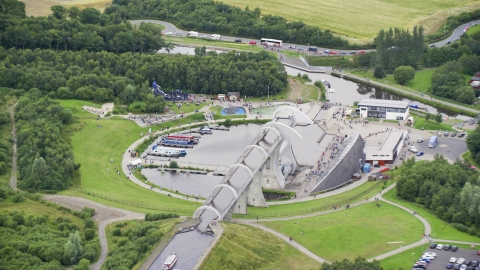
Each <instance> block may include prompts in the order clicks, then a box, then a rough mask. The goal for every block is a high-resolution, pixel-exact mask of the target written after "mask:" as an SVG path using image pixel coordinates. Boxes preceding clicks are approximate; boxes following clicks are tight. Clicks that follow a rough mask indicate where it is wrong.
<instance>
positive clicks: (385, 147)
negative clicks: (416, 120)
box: [365, 130, 408, 154]
mask: <svg viewBox="0 0 480 270" xmlns="http://www.w3.org/2000/svg"><path fill="white" fill-rule="evenodd" d="M407 132H408V131H406V130H392V131H390V132H389V133H388V134H387V136H386V137H385V139H384V140H383V142H382V144H381V145H380V146H379V147H365V153H366V154H369V153H370V154H372V153H375V152H377V151H393V149H395V146H397V144H398V142H399V141H400V138H402V135H404V133H407ZM405 136H406V134H405ZM405 136H404V137H403V138H405Z"/></svg>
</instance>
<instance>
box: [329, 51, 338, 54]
mask: <svg viewBox="0 0 480 270" xmlns="http://www.w3.org/2000/svg"><path fill="white" fill-rule="evenodd" d="M330 54H338V52H336V51H330Z"/></svg>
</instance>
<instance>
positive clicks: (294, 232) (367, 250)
mask: <svg viewBox="0 0 480 270" xmlns="http://www.w3.org/2000/svg"><path fill="white" fill-rule="evenodd" d="M380 205H381V207H377V206H376V204H375V203H373V202H372V203H366V204H363V205H360V206H357V207H354V208H351V209H348V210H343V211H338V212H335V213H332V214H328V215H322V216H316V217H311V218H303V219H296V220H289V221H273V222H264V224H265V225H266V226H268V227H270V228H272V229H274V230H276V231H279V232H281V233H283V234H285V235H287V236H291V237H292V238H293V239H294V240H296V241H297V242H299V243H300V244H301V245H303V246H304V247H306V248H307V249H308V250H310V251H312V252H313V253H315V254H317V255H318V256H320V257H322V258H324V259H326V260H328V261H341V260H343V259H349V260H353V259H355V258H356V257H358V256H362V257H365V258H371V257H374V256H376V255H379V254H382V253H385V252H387V251H390V250H394V249H396V248H398V247H400V246H404V245H406V244H409V243H413V242H415V241H418V240H419V239H420V238H421V234H422V232H423V225H422V223H421V222H420V221H419V220H418V219H416V218H415V217H414V216H413V215H411V214H409V213H407V212H405V211H404V210H402V209H399V208H397V207H395V206H391V205H389V204H386V203H384V202H380ZM296 222H298V224H296ZM302 231H303V235H301V232H302ZM399 241H401V243H390V244H389V243H388V242H399Z"/></svg>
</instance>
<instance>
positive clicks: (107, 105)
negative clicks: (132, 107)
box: [102, 103, 113, 114]
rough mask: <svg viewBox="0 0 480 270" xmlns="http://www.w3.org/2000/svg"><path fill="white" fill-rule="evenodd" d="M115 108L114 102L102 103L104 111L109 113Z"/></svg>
mask: <svg viewBox="0 0 480 270" xmlns="http://www.w3.org/2000/svg"><path fill="white" fill-rule="evenodd" d="M112 110H113V103H103V104H102V111H103V112H104V113H105V114H107V113H108V112H111V111H112Z"/></svg>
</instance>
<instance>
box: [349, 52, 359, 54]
mask: <svg viewBox="0 0 480 270" xmlns="http://www.w3.org/2000/svg"><path fill="white" fill-rule="evenodd" d="M348 54H357V52H349V53H348Z"/></svg>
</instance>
